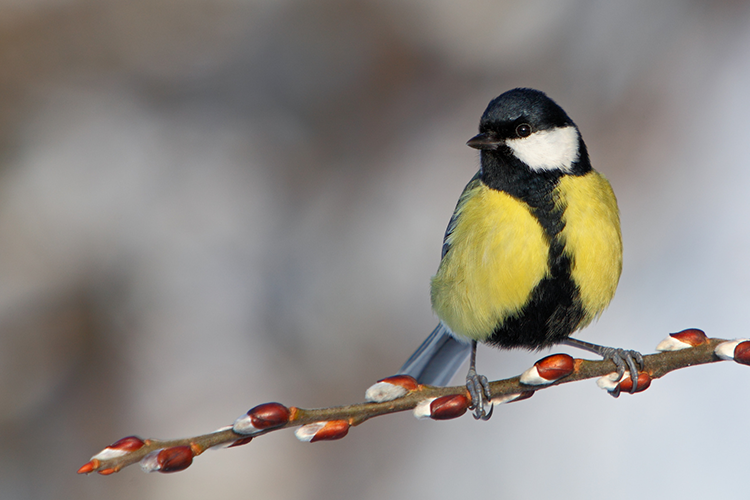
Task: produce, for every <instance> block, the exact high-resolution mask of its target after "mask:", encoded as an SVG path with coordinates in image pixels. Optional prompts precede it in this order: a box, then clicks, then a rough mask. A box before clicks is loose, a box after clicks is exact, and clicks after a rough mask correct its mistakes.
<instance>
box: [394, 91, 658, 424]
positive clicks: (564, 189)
mask: <svg viewBox="0 0 750 500" xmlns="http://www.w3.org/2000/svg"><path fill="white" fill-rule="evenodd" d="M467 145H468V146H470V147H471V148H474V149H477V150H479V155H480V168H479V171H478V172H477V173H476V174H475V175H474V177H472V178H471V180H470V181H469V183H468V184H467V185H466V187H465V188H464V190H463V193H462V194H461V196H460V197H459V200H458V203H457V205H456V208H455V210H454V212H453V216H452V217H451V219H450V222H449V223H448V227H447V229H446V231H445V236H444V238H443V247H442V253H441V260H440V264H439V266H438V270H437V273H436V274H435V276H433V277H432V280H431V284H430V296H431V302H432V309H433V311H434V312H435V314H436V315H437V317H438V319H439V323H438V325H437V327H436V328H435V329H434V330H433V332H432V333H431V334H430V336H429V337H428V338H427V339H426V340H425V341H424V342H423V343H422V344H421V345H420V347H419V348H418V349H417V350H416V352H414V354H413V355H412V356H411V357H410V358H409V359H408V361H407V362H406V363H405V364H404V365H403V366H402V368H401V370H400V371H399V374H404V375H410V376H412V377H414V378H415V379H417V381H418V382H419V383H422V384H430V385H445V384H446V383H448V382H449V381H450V379H451V378H452V377H453V375H454V374H455V373H456V372H457V371H458V369H459V368H460V367H461V365H462V364H463V363H464V361H465V360H466V358H467V357H470V363H469V372H468V374H467V377H466V387H467V389H468V392H469V394H470V396H471V405H470V408H471V409H473V410H474V413H473V414H474V417H475V418H477V419H482V420H487V419H489V418H490V416H491V415H492V409H493V405H492V403H491V400H490V390H489V383H488V381H487V378H486V377H484V376H482V375H478V374H477V371H476V352H477V343H478V342H480V343H483V344H488V345H490V346H493V347H498V348H503V349H512V348H526V349H529V350H541V349H544V348H548V347H550V346H553V345H556V344H566V345H570V346H574V347H578V348H582V349H585V350H588V351H590V352H593V353H596V354H598V355H600V356H602V357H603V358H605V359H611V360H612V361H614V363H615V365H616V367H617V370H618V374H619V376H620V377H622V376H623V375H624V372H625V369H626V367H627V368H628V370H629V373H630V376H631V377H632V380H633V381H634V384H633V389H632V390H633V391H634V390H635V389H636V387H637V379H638V376H637V373H638V367H640V369H643V358H642V356H641V354H640V353H639V352H638V351H633V350H625V349H618V348H612V347H606V346H600V345H597V344H592V343H588V342H584V341H581V340H578V339H574V338H571V337H570V335H571V334H573V333H575V332H577V331H578V330H580V329H582V328H584V327H585V326H587V325H589V324H590V323H591V322H592V321H594V320H595V319H597V318H598V317H599V316H600V315H601V313H602V312H603V311H604V309H605V308H606V307H607V306H608V305H609V303H610V301H611V300H612V298H613V297H614V295H615V290H616V289H617V284H618V282H619V279H620V274H621V271H622V237H621V231H620V219H619V208H618V205H617V199H616V197H615V194H614V191H613V190H612V187H611V185H610V183H609V182H608V181H607V179H606V178H605V177H604V176H603V175H602V174H600V173H599V172H597V171H596V170H594V169H593V168H592V166H591V162H590V160H589V155H588V151H587V149H586V144H585V143H584V141H583V138H582V136H581V133H580V131H579V129H578V126H577V125H576V124H575V123H574V122H573V121H572V120H571V119H570V117H569V116H568V114H567V113H566V112H565V111H564V110H563V109H562V108H561V107H560V106H559V105H558V104H557V103H556V102H554V101H553V100H552V99H551V98H549V97H548V96H547V95H546V94H545V93H544V92H541V91H539V90H535V89H531V88H515V89H512V90H509V91H507V92H505V93H503V94H501V95H500V96H498V97H496V98H495V99H493V100H491V101H490V103H489V105H488V106H487V109H486V110H485V111H484V113H483V114H482V116H481V119H480V122H479V134H477V135H475V136H474V137H472V138H471V139H469V141H468V142H467ZM636 365H638V366H636Z"/></svg>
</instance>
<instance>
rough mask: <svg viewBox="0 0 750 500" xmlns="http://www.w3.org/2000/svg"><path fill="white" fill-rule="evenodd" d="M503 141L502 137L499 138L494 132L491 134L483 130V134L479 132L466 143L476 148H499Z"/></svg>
mask: <svg viewBox="0 0 750 500" xmlns="http://www.w3.org/2000/svg"><path fill="white" fill-rule="evenodd" d="M502 143H503V141H501V140H500V139H498V138H497V137H496V136H495V135H494V134H490V133H487V132H483V133H481V134H477V135H475V136H474V137H472V138H471V139H469V141H468V142H467V143H466V145H467V146H469V147H470V148H474V149H479V150H483V149H493V150H494V149H497V148H499V147H500V145H501V144H502Z"/></svg>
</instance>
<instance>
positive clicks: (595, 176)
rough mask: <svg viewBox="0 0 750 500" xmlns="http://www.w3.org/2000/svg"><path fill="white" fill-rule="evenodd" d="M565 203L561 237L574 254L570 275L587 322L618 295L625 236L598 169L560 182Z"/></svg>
mask: <svg viewBox="0 0 750 500" xmlns="http://www.w3.org/2000/svg"><path fill="white" fill-rule="evenodd" d="M557 192H558V200H560V201H561V202H563V203H564V204H565V212H564V213H563V222H564V223H565V227H564V228H563V230H562V235H561V236H562V238H563V242H564V244H565V252H566V253H567V254H568V255H569V256H570V258H571V272H570V275H571V277H572V278H573V281H574V282H575V283H576V285H578V289H579V292H580V298H581V302H582V304H583V310H584V312H585V313H586V317H585V318H584V320H583V321H582V323H581V325H580V327H583V326H586V325H587V324H589V323H590V322H591V321H592V320H593V319H594V318H596V317H597V316H598V315H599V314H601V313H602V311H604V309H605V308H606V307H607V305H609V302H610V301H611V300H612V297H614V295H615V290H616V289H617V283H618V281H619V280H620V273H621V272H622V237H621V235H620V216H619V211H618V209H617V199H616V198H615V193H614V192H613V191H612V186H610V184H609V182H608V181H607V179H605V178H604V177H603V176H602V175H601V174H599V173H598V172H596V171H593V170H592V171H591V172H589V173H588V174H586V175H583V176H578V177H574V176H564V177H562V178H561V179H560V182H559V184H558V186H557Z"/></svg>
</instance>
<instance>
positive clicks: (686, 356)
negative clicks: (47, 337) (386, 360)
mask: <svg viewBox="0 0 750 500" xmlns="http://www.w3.org/2000/svg"><path fill="white" fill-rule="evenodd" d="M685 332H691V335H692V336H695V333H694V332H699V334H700V335H699V337H698V338H699V340H697V341H696V340H692V341H690V345H687V344H686V345H685V346H684V347H683V346H678V347H672V348H674V349H679V350H670V351H666V352H660V353H658V354H650V355H647V356H644V357H643V360H644V369H643V370H642V372H641V375H640V376H639V381H638V385H639V386H640V390H644V389H646V388H648V386H649V385H650V382H651V380H653V379H659V378H661V377H663V376H664V375H666V374H668V373H671V372H673V371H675V370H678V369H681V368H687V367H690V366H697V365H702V364H707V363H714V362H717V361H721V360H722V359H734V360H735V361H737V362H739V363H743V364H748V363H749V361H748V358H749V357H750V341H745V342H741V341H735V342H731V341H726V340H723V339H709V338H706V337H705V335H704V334H703V332H701V331H700V330H685V331H683V332H680V333H678V334H672V336H671V337H672V338H677V337H678V336H680V335H682V334H684V333H685ZM683 336H684V335H683ZM701 336H702V337H701ZM668 339H669V338H668ZM691 345H693V346H692V347H691ZM660 346H662V344H660ZM727 346H728V347H727ZM727 349H728V351H727ZM738 351H741V352H740V353H739V354H737V352H738ZM726 352H730V354H726ZM722 353H724V354H722ZM560 360H562V361H563V365H565V366H569V369H567V368H563V369H562V372H560V370H561V368H560V366H562V365H560V364H559V362H560ZM545 363H546V365H545ZM545 366H546V367H547V368H545ZM550 366H552V372H555V373H558V372H559V373H563V374H564V376H562V377H561V378H559V379H554V380H551V381H550V380H544V377H545V375H544V374H545V373H548V372H549V367H550ZM535 367H536V368H539V373H541V374H542V375H541V376H542V379H541V380H542V382H541V384H542V385H529V383H523V382H521V380H522V377H523V375H519V376H516V377H512V378H508V379H504V380H497V381H493V382H491V383H490V390H491V396H492V399H493V401H494V402H495V403H496V404H499V403H502V402H510V401H513V400H521V399H525V398H527V397H529V396H531V395H532V394H533V393H534V392H535V391H537V390H542V389H548V388H550V387H555V386H558V385H562V384H567V383H572V382H578V381H581V380H588V379H592V378H596V377H608V376H609V377H610V378H609V379H602V380H604V381H605V382H606V381H607V380H609V383H610V387H609V388H608V390H609V391H610V393H612V394H613V395H615V396H616V395H618V394H619V390H620V385H618V384H617V382H612V381H611V374H612V372H613V371H614V370H615V365H614V363H613V362H612V361H610V360H603V361H590V360H583V359H573V358H572V357H570V356H568V355H566V354H558V355H553V356H548V357H546V358H544V359H543V360H540V361H539V362H537V363H536V365H535ZM545 369H546V370H547V372H545V371H544V370H545ZM555 370H557V371H555ZM527 373H528V372H527ZM641 377H643V379H642V378H641ZM404 378H406V377H393V378H389V379H385V381H386V383H390V384H393V385H394V387H395V388H396V389H398V388H399V387H401V388H402V393H404V394H403V395H399V397H396V398H395V399H393V400H391V401H382V402H367V403H358V404H351V405H345V406H335V407H329V408H318V409H302V408H296V407H288V408H287V407H285V406H283V405H281V404H279V403H266V404H263V405H259V406H257V407H255V408H253V409H251V410H250V411H248V413H247V414H246V415H243V416H242V417H240V418H239V419H237V421H236V422H235V424H234V426H227V427H224V428H222V429H219V430H217V431H215V432H211V433H208V434H203V435H199V436H194V437H188V438H183V439H172V440H159V439H141V438H138V437H135V436H129V437H127V438H123V439H121V440H120V441H118V442H116V443H114V444H112V445H110V446H108V447H107V448H105V449H104V450H102V452H100V453H99V454H97V455H95V456H94V457H92V459H91V460H90V461H89V462H87V463H86V464H85V465H84V466H83V467H81V468H80V469H79V471H78V472H79V473H82V474H88V473H90V472H98V473H99V474H103V475H108V474H112V473H114V472H118V471H119V470H121V469H123V468H124V467H127V466H129V465H133V464H135V463H140V464H141V467H142V468H143V470H145V471H147V472H152V471H159V472H175V471H179V470H183V469H185V468H187V467H188V466H189V465H190V464H191V463H192V459H193V457H195V456H198V455H200V454H201V453H203V452H204V451H205V450H207V449H209V448H216V447H231V446H238V445H242V444H247V443H248V442H250V440H252V439H254V438H255V437H258V436H260V435H263V434H267V433H269V432H273V431H277V430H281V429H287V428H292V427H296V428H298V430H297V432H296V435H297V437H298V438H299V439H300V440H303V441H320V440H332V439H339V438H342V437H344V436H345V435H346V433H347V432H348V430H349V428H350V427H351V426H356V425H359V424H362V423H363V422H366V421H367V420H369V419H371V418H373V417H377V416H381V415H387V414H390V413H396V412H402V411H408V410H415V409H416V411H415V414H416V413H418V412H419V411H420V408H421V409H422V410H421V411H422V413H421V415H422V416H423V417H429V418H433V419H448V418H455V417H458V416H461V415H463V414H464V413H465V412H466V410H467V408H468V406H469V404H470V399H469V397H468V392H467V390H466V387H465V386H454V387H433V386H427V385H419V384H416V382H415V381H413V379H411V380H412V382H411V383H410V382H408V381H407V382H406V383H405V384H402V382H403V380H401V379H404ZM626 378H627V376H626ZM524 380H527V379H524ZM389 381H391V382H389ZM626 382H627V380H625V379H624V380H623V381H622V389H623V392H624V391H626V390H627V389H626V387H625V384H626ZM644 382H645V383H644ZM410 384H411V385H410ZM537 384H538V383H537ZM612 384H614V385H612ZM600 385H602V384H600ZM604 385H606V384H604ZM640 390H639V392H640ZM238 431H239V432H238Z"/></svg>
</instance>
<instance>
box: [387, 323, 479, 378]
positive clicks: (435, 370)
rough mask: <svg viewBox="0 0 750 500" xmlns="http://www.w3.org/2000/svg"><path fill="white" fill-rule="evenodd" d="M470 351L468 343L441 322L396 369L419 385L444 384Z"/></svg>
mask: <svg viewBox="0 0 750 500" xmlns="http://www.w3.org/2000/svg"><path fill="white" fill-rule="evenodd" d="M470 352H471V344H469V343H466V342H461V341H460V340H458V339H456V337H454V336H453V335H451V333H450V331H449V330H448V327H446V326H445V325H444V324H443V323H442V321H441V322H440V323H439V324H438V326H436V327H435V329H434V330H433V331H432V333H431V334H430V336H429V337H427V339H426V340H425V341H424V342H422V345H420V346H419V348H418V349H417V350H416V351H415V352H414V354H412V355H411V357H410V358H409V359H408V360H407V361H406V363H404V366H402V367H401V369H400V370H399V372H398V373H399V374H400V375H411V376H412V377H414V378H415V379H417V382H419V383H420V384H428V385H438V386H443V385H446V384H448V383H449V382H450V380H451V379H452V378H453V375H455V374H456V372H457V371H458V369H459V368H461V365H462V364H463V362H464V361H466V358H468V357H469V354H470Z"/></svg>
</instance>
